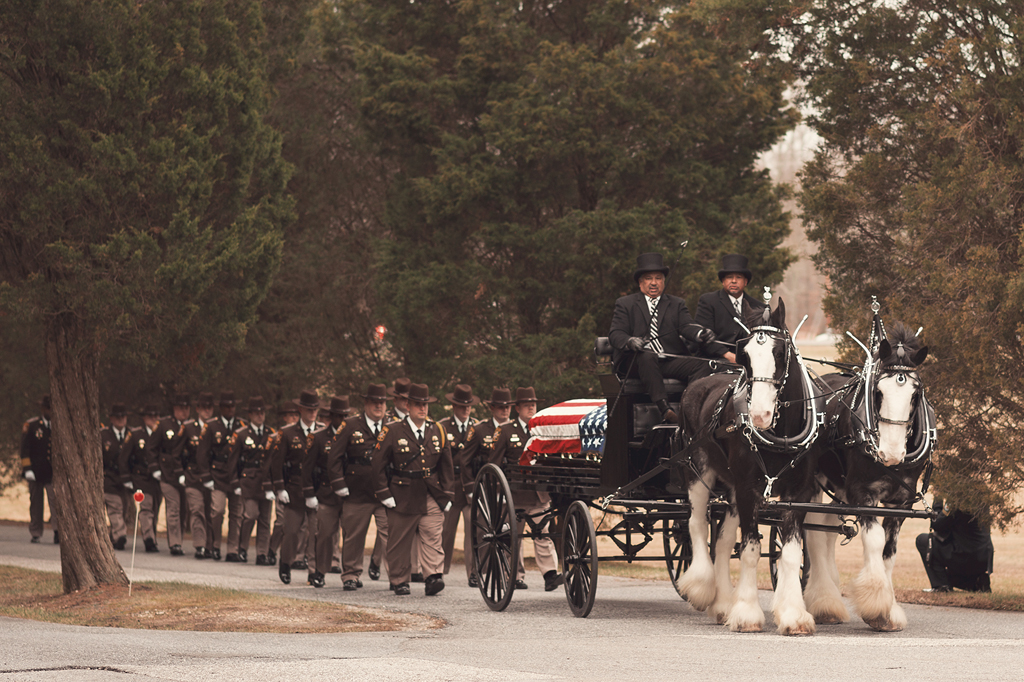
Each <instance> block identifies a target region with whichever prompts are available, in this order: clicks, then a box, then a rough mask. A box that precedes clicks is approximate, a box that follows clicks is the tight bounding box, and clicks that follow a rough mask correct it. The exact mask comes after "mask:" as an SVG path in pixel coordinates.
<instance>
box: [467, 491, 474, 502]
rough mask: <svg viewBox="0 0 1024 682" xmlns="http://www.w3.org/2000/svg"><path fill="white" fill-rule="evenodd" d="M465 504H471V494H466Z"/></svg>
mask: <svg viewBox="0 0 1024 682" xmlns="http://www.w3.org/2000/svg"><path fill="white" fill-rule="evenodd" d="M466 502H469V503H470V504H472V503H473V493H466Z"/></svg>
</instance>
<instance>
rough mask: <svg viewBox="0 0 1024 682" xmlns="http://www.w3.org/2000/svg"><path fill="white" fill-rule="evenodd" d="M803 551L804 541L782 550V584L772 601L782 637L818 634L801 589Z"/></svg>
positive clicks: (796, 540)
mask: <svg viewBox="0 0 1024 682" xmlns="http://www.w3.org/2000/svg"><path fill="white" fill-rule="evenodd" d="M802 559H803V548H802V547H801V546H800V539H799V538H793V539H792V540H790V541H789V542H787V543H786V544H785V545H783V546H782V555H781V556H780V557H779V573H778V581H777V583H776V587H775V594H774V595H773V597H772V612H773V613H774V614H775V625H776V627H777V628H778V630H779V634H783V635H810V634H813V633H814V617H813V616H812V615H811V614H810V613H808V612H807V608H806V607H805V606H804V596H803V593H802V590H801V587H800V561H801V560H802Z"/></svg>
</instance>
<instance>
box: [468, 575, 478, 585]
mask: <svg viewBox="0 0 1024 682" xmlns="http://www.w3.org/2000/svg"><path fill="white" fill-rule="evenodd" d="M469 586H470V587H480V578H478V577H476V573H473V574H471V575H470V576H469Z"/></svg>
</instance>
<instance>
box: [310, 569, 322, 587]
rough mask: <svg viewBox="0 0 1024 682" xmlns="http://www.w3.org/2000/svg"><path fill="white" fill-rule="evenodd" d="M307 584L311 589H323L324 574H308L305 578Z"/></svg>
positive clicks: (318, 572)
mask: <svg viewBox="0 0 1024 682" xmlns="http://www.w3.org/2000/svg"><path fill="white" fill-rule="evenodd" d="M307 582H308V583H309V584H310V585H312V586H313V587H323V586H324V574H323V573H321V572H320V571H316V572H315V573H310V574H309V578H307Z"/></svg>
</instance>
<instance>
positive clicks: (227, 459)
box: [206, 417, 245, 493]
mask: <svg viewBox="0 0 1024 682" xmlns="http://www.w3.org/2000/svg"><path fill="white" fill-rule="evenodd" d="M244 425H245V422H243V421H242V420H241V419H238V418H233V419H232V420H231V426H225V425H224V420H223V419H221V418H220V417H213V418H212V419H209V420H207V422H206V430H207V432H208V433H209V436H208V437H209V439H210V475H211V476H213V483H214V485H215V486H216V489H217V490H220V491H221V492H225V493H232V492H234V490H235V488H237V487H238V459H237V453H236V452H235V448H234V447H233V444H232V439H231V438H232V436H234V434H235V430H236V429H238V428H239V427H241V426H244Z"/></svg>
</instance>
